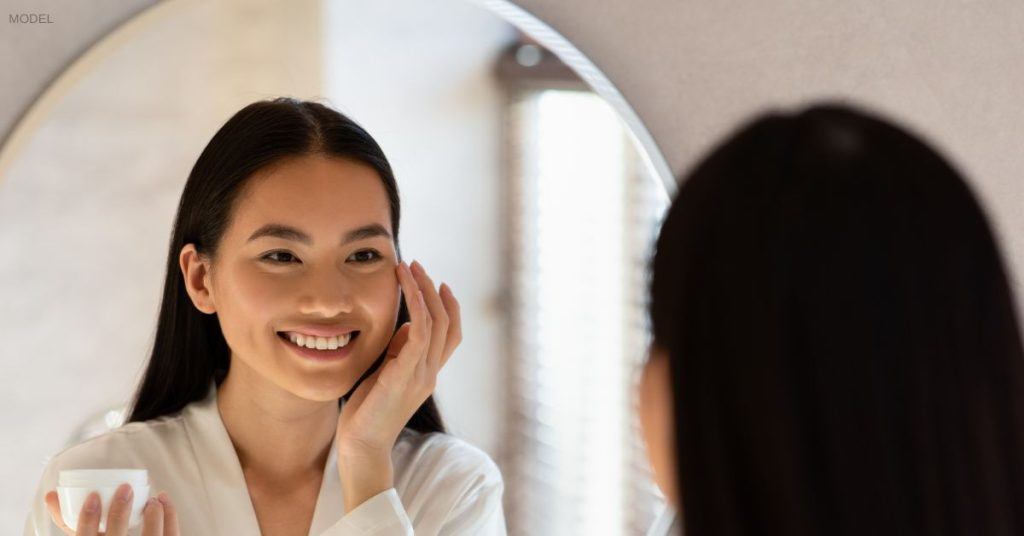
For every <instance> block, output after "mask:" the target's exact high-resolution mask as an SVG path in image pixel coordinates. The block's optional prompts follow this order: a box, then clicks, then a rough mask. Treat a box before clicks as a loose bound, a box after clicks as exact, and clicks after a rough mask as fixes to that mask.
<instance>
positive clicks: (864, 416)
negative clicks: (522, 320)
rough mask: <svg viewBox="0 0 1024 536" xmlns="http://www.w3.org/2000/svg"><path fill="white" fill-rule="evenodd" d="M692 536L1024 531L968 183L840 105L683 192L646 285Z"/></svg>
mask: <svg viewBox="0 0 1024 536" xmlns="http://www.w3.org/2000/svg"><path fill="white" fill-rule="evenodd" d="M650 296H651V302H650V311H651V322H652V327H653V331H654V342H655V344H656V345H658V346H660V347H662V348H663V349H665V350H666V351H667V353H668V355H669V360H670V366H669V368H670V370H671V375H672V389H673V397H674V412H675V418H674V422H675V431H674V439H675V452H676V460H677V474H676V475H675V476H676V482H677V485H678V489H679V497H680V502H681V505H678V506H681V511H682V516H683V520H684V524H685V532H686V534H687V535H688V536H704V535H709V534H714V535H755V534H758V535H759V534H792V535H811V534H814V535H819V534H830V535H858V536H859V535H863V534H901V535H907V534H911V535H916V534H929V535H967V534H971V535H1008V534H1024V502H1022V501H1024V460H1022V457H1024V438H1022V434H1024V369H1022V367H1024V352H1022V348H1021V339H1020V334H1019V332H1018V324H1017V315H1016V312H1015V306H1014V303H1013V298H1012V294H1011V290H1010V287H1009V284H1008V282H1007V275H1006V272H1005V270H1004V268H1003V263H1002V261H1001V259H1000V254H999V251H998V249H997V246H996V242H995V240H994V238H993V234H992V232H991V231H990V228H989V224H988V223H987V220H986V218H985V216H984V214H983V212H982V209H981V208H980V206H979V204H978V203H977V202H976V200H975V198H974V196H973V195H972V193H971V191H970V189H969V188H968V186H967V184H966V183H965V181H964V180H963V179H962V178H961V176H960V175H959V174H958V173H957V172H956V171H955V170H954V169H953V167H952V166H951V165H950V164H949V163H947V162H946V161H945V160H944V159H943V158H942V157H940V156H939V155H938V154H937V153H936V152H935V151H933V150H932V149H931V148H929V147H928V146H927V145H925V143H923V142H922V141H919V140H918V139H917V138H916V137H915V136H914V135H912V134H910V133H909V132H908V131H906V130H904V129H902V128H900V127H897V126H894V125H893V124H891V123H889V122H887V121H885V120H883V119H881V118H879V117H878V116H875V115H872V114H869V113H867V112H864V111H860V110H857V109H855V108H853V107H850V106H849V105H845V104H839V103H834V104H833V103H827V104H821V105H817V106H813V107H810V108H807V109H804V110H802V111H798V112H795V113H792V114H783V113H770V114H766V115H763V116H761V117H759V118H757V119H756V120H754V121H752V122H751V123H749V124H747V125H745V126H744V127H743V128H741V129H740V130H739V131H738V132H736V133H734V134H733V135H732V136H731V137H729V138H728V139H727V140H726V141H725V142H724V143H722V144H721V145H720V146H719V147H718V148H717V149H716V150H714V151H713V152H712V153H711V154H710V155H709V156H707V157H706V158H705V159H703V160H702V161H701V162H700V163H699V164H698V166H697V167H695V168H694V171H693V172H692V173H691V174H690V175H689V176H688V177H687V178H686V180H685V181H683V182H682V184H681V187H680V190H679V193H678V195H677V197H676V199H675V201H674V202H673V205H672V207H671V209H670V210H669V212H668V214H667V216H666V218H665V221H664V223H663V226H662V229H661V234H660V236H659V239H658V241H657V246H656V253H655V256H654V259H653V262H652V275H651V287H650Z"/></svg>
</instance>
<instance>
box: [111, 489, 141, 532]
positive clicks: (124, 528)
mask: <svg viewBox="0 0 1024 536" xmlns="http://www.w3.org/2000/svg"><path fill="white" fill-rule="evenodd" d="M133 495H134V493H133V492H132V487H131V485H130V484H121V485H120V486H118V487H117V491H115V492H114V500H113V501H111V502H110V510H109V511H108V512H107V527H106V529H107V530H106V532H105V533H104V534H106V536H124V535H126V534H128V522H129V521H130V520H131V519H130V516H131V513H132V498H133Z"/></svg>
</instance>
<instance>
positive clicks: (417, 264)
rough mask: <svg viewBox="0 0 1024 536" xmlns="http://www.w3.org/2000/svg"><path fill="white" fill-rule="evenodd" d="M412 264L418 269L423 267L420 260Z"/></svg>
mask: <svg viewBox="0 0 1024 536" xmlns="http://www.w3.org/2000/svg"><path fill="white" fill-rule="evenodd" d="M412 266H413V267H415V268H416V269H417V270H422V269H423V266H422V265H420V261H412Z"/></svg>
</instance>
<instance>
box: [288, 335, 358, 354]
mask: <svg viewBox="0 0 1024 536" xmlns="http://www.w3.org/2000/svg"><path fill="white" fill-rule="evenodd" d="M288 339H289V340H291V341H292V342H293V343H295V344H297V345H299V346H305V347H306V348H315V349H317V350H337V349H338V348H341V347H343V346H345V345H347V344H348V342H349V341H350V340H352V334H351V333H346V334H344V335H340V336H337V337H313V336H310V335H302V334H300V333H289V334H288Z"/></svg>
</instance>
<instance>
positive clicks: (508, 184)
mask: <svg viewBox="0 0 1024 536" xmlns="http://www.w3.org/2000/svg"><path fill="white" fill-rule="evenodd" d="M279 95H288V96H293V97H297V98H301V99H314V100H319V101H321V102H324V103H326V104H329V105H331V106H333V107H334V108H336V109H338V110H339V111H341V112H342V113H345V114H347V115H349V116H350V117H352V118H353V119H355V120H356V121H357V122H359V123H360V124H362V125H363V126H364V127H365V128H366V129H367V130H368V131H369V132H370V133H371V134H372V135H373V136H374V137H375V138H376V139H377V141H378V142H379V143H380V144H381V146H382V147H383V149H384V151H385V153H386V154H387V155H388V157H389V158H390V160H391V164H392V166H393V168H394V170H395V173H396V176H397V179H398V183H399V187H400V190H401V196H402V201H403V222H402V236H401V244H402V250H403V255H404V256H405V257H406V258H407V259H410V260H411V259H418V260H420V261H421V262H422V263H423V264H424V265H425V266H426V267H427V268H428V269H429V270H430V271H431V273H432V275H433V277H434V279H435V280H438V281H441V280H443V281H446V282H449V284H450V285H451V286H452V288H453V289H454V290H455V292H456V294H457V295H458V296H459V299H460V302H461V303H462V307H463V317H464V332H465V338H464V342H463V343H462V345H461V346H460V348H459V349H458V351H457V352H456V354H455V356H454V357H453V359H452V360H451V361H450V362H449V364H448V365H447V366H446V368H445V369H444V371H443V372H442V374H441V376H440V379H439V382H440V385H439V388H438V392H437V399H438V403H439V405H440V408H441V411H442V414H443V416H444V417H445V419H446V420H447V421H448V424H449V426H450V429H451V432H452V433H453V434H455V435H457V436H460V437H462V438H464V439H466V440H468V441H470V442H472V443H473V444H475V445H477V446H479V447H480V448H482V449H483V450H485V451H486V452H488V453H489V454H490V455H491V457H492V458H494V460H495V461H496V462H497V463H498V465H499V466H500V468H501V470H502V473H503V475H504V477H505V481H506V494H505V508H506V519H507V523H508V527H509V531H510V533H512V534H599V533H600V534H618V533H621V534H639V533H643V531H644V530H645V529H646V527H647V526H648V525H650V523H651V521H652V518H653V517H654V515H655V514H656V512H657V509H658V508H659V507H660V504H659V501H660V498H659V496H658V494H657V493H656V490H655V487H654V486H653V484H652V483H651V480H650V476H649V472H648V468H647V462H646V459H645V458H644V456H643V450H642V444H641V443H640V440H639V434H638V433H637V430H636V421H635V419H634V417H633V412H632V411H631V410H632V405H633V385H634V381H635V379H636V378H635V376H636V372H637V366H638V364H639V362H640V360H641V359H642V358H643V356H644V351H645V348H646V342H647V341H646V333H647V330H646V326H645V318H644V312H643V305H644V304H643V295H642V292H643V283H644V282H643V269H644V263H645V258H646V255H647V252H648V249H649V247H650V244H651V240H652V238H653V236H654V230H655V229H656V225H657V222H658V219H659V217H660V214H661V213H662V211H663V210H664V208H665V206H666V202H667V193H666V189H665V187H664V183H663V182H662V181H663V180H664V179H665V178H664V177H656V176H655V175H654V174H653V172H652V171H651V170H652V169H654V167H653V166H652V165H651V155H650V154H647V153H646V152H645V151H644V150H643V149H642V148H640V146H639V145H638V144H637V143H636V142H635V141H634V138H633V137H632V136H631V133H630V131H629V126H628V125H627V124H626V123H625V122H624V121H623V119H622V118H621V117H620V116H619V115H618V113H617V111H616V109H615V107H613V106H611V105H609V103H608V102H606V101H605V100H604V99H602V98H601V97H600V96H599V95H598V94H596V93H595V92H593V91H592V90H591V89H590V88H589V87H588V86H587V84H586V83H584V82H583V81H582V80H581V79H580V78H579V77H578V76H577V75H576V74H575V73H574V72H573V70H572V69H570V68H569V67H568V66H567V65H566V64H565V63H563V62H562V61H561V60H559V59H558V58H557V57H556V56H555V55H553V54H552V53H551V52H550V51H548V50H547V49H546V48H545V47H543V46H542V45H541V44H540V43H539V42H537V41H535V40H534V39H532V38H531V37H529V36H528V35H526V34H524V33H522V32H521V31H520V30H518V29H517V28H516V27H515V26H513V25H512V24H510V23H509V22H507V21H506V20H505V19H503V18H502V17H501V16H499V15H497V14H495V13H494V12H493V11H490V10H488V9H486V8H485V7H484V6H482V5H480V4H474V3H470V2H465V1H463V0H438V1H431V2H424V1H417V0H389V1H388V2H330V1H327V0H298V1H289V2H281V1H267V0H260V1H230V0H228V1H218V2H206V1H200V0H173V1H169V2H162V3H159V4H157V5H156V6H154V7H152V8H149V9H148V10H145V11H143V12H142V13H140V14H139V15H137V16H136V17H134V18H133V19H131V20H129V21H128V22H127V23H125V24H124V25H122V26H120V27H119V28H118V29H117V30H115V31H114V32H113V33H111V34H110V35H109V36H107V37H106V38H105V39H104V40H103V41H101V42H99V43H98V44H97V45H96V46H95V47H93V49H92V50H90V51H89V52H88V53H87V54H86V55H85V56H83V57H82V58H80V59H79V60H78V61H77V62H76V64H75V65H73V66H72V67H71V68H70V69H69V70H68V71H67V72H66V73H65V74H64V75H63V76H62V78H61V79H59V80H58V81H57V82H56V83H55V84H54V85H53V87H51V90H50V92H49V95H48V98H44V99H41V100H40V103H39V104H37V105H36V107H35V108H34V109H33V112H32V113H31V114H29V116H26V117H27V119H25V120H23V121H22V122H21V123H20V124H19V125H17V126H16V128H15V130H14V132H13V134H12V135H11V136H10V137H9V138H8V142H7V143H6V145H5V147H4V151H3V153H2V156H0V163H2V167H0V246H2V247H3V249H4V251H5V253H6V255H5V260H4V261H3V262H0V293H2V295H3V296H4V297H5V303H6V305H5V307H4V308H3V310H2V312H0V322H2V324H3V326H4V337H5V345H4V348H3V350H0V352H2V354H3V355H2V360H3V363H4V364H5V366H4V374H3V375H0V408H4V409H3V410H0V423H2V427H3V429H4V430H5V435H7V436H8V437H11V436H14V435H16V436H17V437H18V438H19V439H18V441H7V442H4V444H3V445H0V460H3V462H2V463H3V470H4V474H5V475H6V476H7V481H6V483H5V484H4V486H3V487H2V489H0V525H2V526H4V527H9V528H8V529H7V530H6V531H5V532H11V533H13V532H16V531H17V530H19V529H20V527H21V525H22V523H23V522H24V517H25V514H26V513H27V511H28V509H29V506H30V505H29V504H28V500H29V497H30V495H31V491H32V490H33V489H34V487H35V485H36V483H37V481H38V478H39V475H40V473H41V470H42V468H43V466H44V464H45V463H46V461H47V459H48V458H49V457H50V456H52V455H53V454H55V453H57V452H59V451H60V450H62V449H63V448H65V447H66V446H69V445H70V444H73V443H76V442H79V441H81V440H83V439H86V438H88V437H91V436H94V435H96V434H100V433H103V432H104V431H106V430H108V429H110V428H112V427H116V426H118V425H119V424H120V423H121V422H122V420H123V418H124V415H123V410H124V408H125V405H126V404H127V402H128V400H129V398H130V396H131V395H132V393H133V392H134V388H135V386H136V382H137V380H138V378H139V377H140V374H141V373H142V370H143V367H144V364H145V360H146V359H147V358H148V353H149V350H150V345H151V344H152V337H153V331H154V329H155V319H156V313H157V308H158V306H159V302H158V300H159V297H160V293H161V286H162V278H163V275H164V274H163V271H162V270H163V268H164V266H165V262H166V259H165V255H166V244H167V241H168V240H169V237H170V231H171V224H172V220H173V217H174V212H175V209H176V207H177V202H178V199H179V196H180V194H181V190H182V188H183V186H184V182H185V179H186V177H187V175H188V172H189V170H190V169H191V167H192V165H193V163H194V162H195V159H196V158H197V157H198V155H199V153H200V151H201V150H202V148H203V147H204V146H205V145H206V143H207V142H208V140H209V138H210V137H211V136H212V135H213V133H214V132H215V131H216V130H217V129H218V128H219V127H220V125H221V124H223V122H224V121H226V120H227V119H228V117H230V116H231V115H232V114H233V113H234V112H236V111H237V110H238V109H240V108H241V107H243V106H244V105H246V104H248V103H250V102H252V101H255V100H259V99H266V98H272V97H276V96H279ZM654 156H655V157H656V158H659V159H660V155H654ZM8 434H10V435H8Z"/></svg>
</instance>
